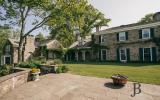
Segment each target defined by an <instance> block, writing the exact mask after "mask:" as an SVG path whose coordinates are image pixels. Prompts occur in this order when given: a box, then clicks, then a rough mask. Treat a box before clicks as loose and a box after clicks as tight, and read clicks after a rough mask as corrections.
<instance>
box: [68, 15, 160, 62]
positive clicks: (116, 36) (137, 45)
mask: <svg viewBox="0 0 160 100" xmlns="http://www.w3.org/2000/svg"><path fill="white" fill-rule="evenodd" d="M91 41H92V45H90V46H87V49H86V47H85V43H84V44H78V42H77V45H81V46H80V48H79V47H78V46H76V45H75V46H73V47H71V48H70V49H73V48H74V49H75V50H74V51H72V56H73V57H74V56H75V58H76V60H77V61H81V60H83V61H86V60H89V59H88V58H86V52H90V53H87V56H89V57H90V60H99V61H120V62H157V61H160V13H156V14H155V15H154V21H153V22H151V23H146V24H140V23H135V24H129V25H122V26H118V27H113V28H109V29H106V30H102V31H99V30H97V32H95V33H94V34H93V35H92V36H91V39H90V42H91ZM82 42H83V41H82ZM79 43H80V42H79ZM74 44H76V42H75V43H74ZM94 45H95V47H94ZM93 47H94V48H93ZM95 48H96V51H95V50H94V49H95ZM69 56H70V55H68V56H67V60H68V57H69ZM73 57H72V58H73ZM81 58H82V59H81Z"/></svg>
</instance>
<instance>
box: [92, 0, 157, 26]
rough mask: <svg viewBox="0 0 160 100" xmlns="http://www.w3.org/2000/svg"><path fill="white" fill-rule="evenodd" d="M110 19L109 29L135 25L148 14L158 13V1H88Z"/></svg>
mask: <svg viewBox="0 0 160 100" xmlns="http://www.w3.org/2000/svg"><path fill="white" fill-rule="evenodd" d="M89 3H91V4H92V5H93V6H94V7H95V8H97V9H98V10H100V11H101V12H102V13H104V14H105V16H106V18H110V19H111V22H110V23H109V27H115V26H120V25H126V24H131V23H136V22H137V21H138V20H139V19H141V18H142V17H144V16H145V15H146V14H148V13H155V12H160V0H89Z"/></svg>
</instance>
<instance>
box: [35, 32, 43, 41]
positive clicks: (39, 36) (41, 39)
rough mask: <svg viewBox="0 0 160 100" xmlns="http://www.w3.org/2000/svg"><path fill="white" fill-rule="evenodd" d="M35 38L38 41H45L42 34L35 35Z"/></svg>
mask: <svg viewBox="0 0 160 100" xmlns="http://www.w3.org/2000/svg"><path fill="white" fill-rule="evenodd" d="M36 38H39V40H40V41H43V40H45V37H44V35H43V34H42V33H39V34H38V35H36Z"/></svg>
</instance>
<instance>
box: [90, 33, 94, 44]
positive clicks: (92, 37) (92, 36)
mask: <svg viewBox="0 0 160 100" xmlns="http://www.w3.org/2000/svg"><path fill="white" fill-rule="evenodd" d="M91 39H92V42H94V34H92V35H91Z"/></svg>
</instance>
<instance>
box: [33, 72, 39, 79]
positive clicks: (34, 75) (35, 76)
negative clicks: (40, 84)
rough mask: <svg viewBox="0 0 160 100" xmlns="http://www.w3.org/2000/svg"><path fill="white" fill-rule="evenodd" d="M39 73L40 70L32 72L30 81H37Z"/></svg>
mask: <svg viewBox="0 0 160 100" xmlns="http://www.w3.org/2000/svg"><path fill="white" fill-rule="evenodd" d="M39 74H40V72H36V73H32V81H38V80H39Z"/></svg>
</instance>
